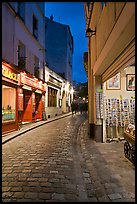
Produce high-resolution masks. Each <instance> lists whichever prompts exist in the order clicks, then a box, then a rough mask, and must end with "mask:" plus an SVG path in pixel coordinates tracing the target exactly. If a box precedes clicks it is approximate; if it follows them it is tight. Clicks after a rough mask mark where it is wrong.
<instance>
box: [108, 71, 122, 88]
mask: <svg viewBox="0 0 137 204" xmlns="http://www.w3.org/2000/svg"><path fill="white" fill-rule="evenodd" d="M106 89H107V90H120V89H121V81H120V73H118V74H116V75H115V76H113V77H112V78H111V79H108V80H107V83H106Z"/></svg>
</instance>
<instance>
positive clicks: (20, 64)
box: [18, 41, 26, 69]
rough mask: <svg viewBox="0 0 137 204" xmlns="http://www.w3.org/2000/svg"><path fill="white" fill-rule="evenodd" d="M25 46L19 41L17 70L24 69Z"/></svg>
mask: <svg viewBox="0 0 137 204" xmlns="http://www.w3.org/2000/svg"><path fill="white" fill-rule="evenodd" d="M25 51H26V49H25V45H24V44H23V43H22V42H21V41H19V44H18V67H19V69H25V67H26V56H25Z"/></svg>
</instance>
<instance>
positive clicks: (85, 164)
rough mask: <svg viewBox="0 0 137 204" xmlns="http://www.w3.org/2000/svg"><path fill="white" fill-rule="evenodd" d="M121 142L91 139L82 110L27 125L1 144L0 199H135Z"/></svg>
mask: <svg viewBox="0 0 137 204" xmlns="http://www.w3.org/2000/svg"><path fill="white" fill-rule="evenodd" d="M123 144H124V141H121V142H118V143H116V142H112V143H96V142H95V141H93V140H91V139H90V138H89V136H88V134H87V115H86V114H85V113H84V114H82V115H81V114H78V113H77V114H76V115H70V116H68V117H65V118H61V119H59V120H56V121H53V122H51V123H48V124H45V125H42V126H40V127H37V128H35V129H33V130H31V131H28V132H26V133H24V134H23V135H21V136H20V137H16V138H14V139H12V140H11V141H8V142H7V143H5V144H3V145H2V200H3V202H65V201H66V202H100V201H102V202H103V201H112V202H113V201H115V202H118V201H125V202H126V201H128V202H130V201H135V168H134V166H133V164H132V163H131V162H130V161H128V160H127V159H126V158H125V156H124V153H123Z"/></svg>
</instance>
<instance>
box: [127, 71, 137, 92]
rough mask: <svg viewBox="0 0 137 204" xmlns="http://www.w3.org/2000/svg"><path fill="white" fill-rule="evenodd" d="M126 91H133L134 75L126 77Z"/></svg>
mask: <svg viewBox="0 0 137 204" xmlns="http://www.w3.org/2000/svg"><path fill="white" fill-rule="evenodd" d="M126 87H127V91H135V74H127V75H126Z"/></svg>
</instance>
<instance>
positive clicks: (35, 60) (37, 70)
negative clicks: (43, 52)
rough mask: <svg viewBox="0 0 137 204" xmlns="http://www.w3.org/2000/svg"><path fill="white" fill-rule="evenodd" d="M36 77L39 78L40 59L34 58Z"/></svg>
mask: <svg viewBox="0 0 137 204" xmlns="http://www.w3.org/2000/svg"><path fill="white" fill-rule="evenodd" d="M34 75H35V77H37V78H39V58H38V57H36V56H34Z"/></svg>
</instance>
